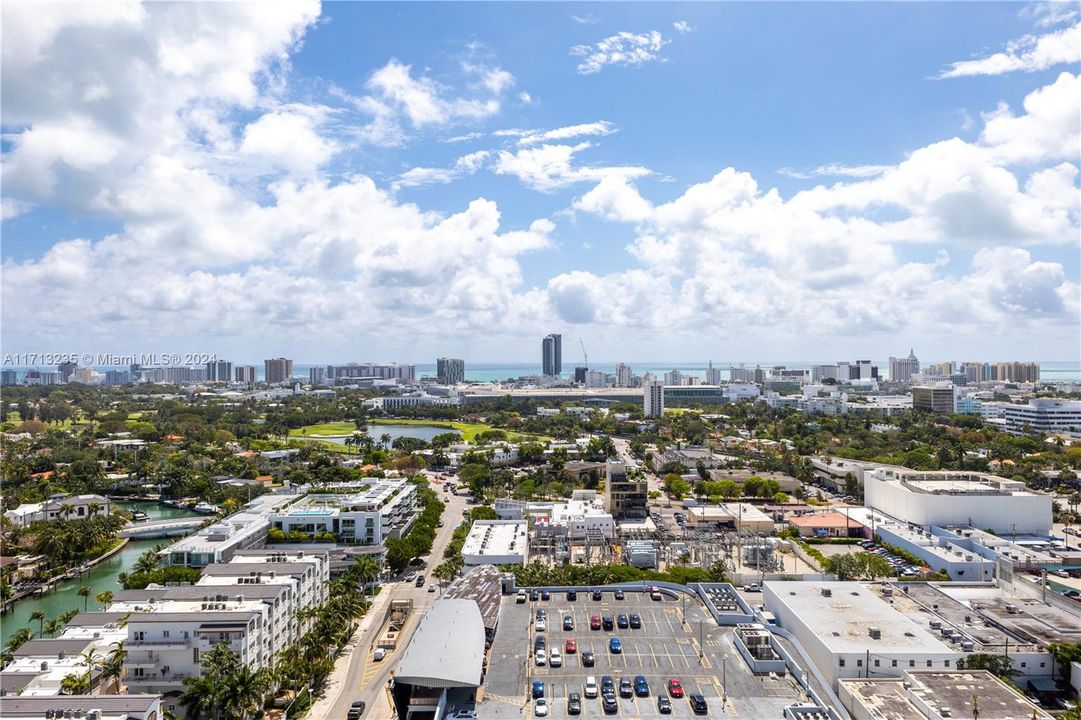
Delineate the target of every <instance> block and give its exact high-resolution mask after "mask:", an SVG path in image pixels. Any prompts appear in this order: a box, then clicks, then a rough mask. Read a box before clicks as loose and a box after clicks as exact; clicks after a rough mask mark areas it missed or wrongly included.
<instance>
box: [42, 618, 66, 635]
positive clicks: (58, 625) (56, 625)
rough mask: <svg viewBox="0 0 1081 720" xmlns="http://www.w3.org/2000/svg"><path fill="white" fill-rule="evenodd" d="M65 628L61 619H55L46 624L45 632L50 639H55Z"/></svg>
mask: <svg viewBox="0 0 1081 720" xmlns="http://www.w3.org/2000/svg"><path fill="white" fill-rule="evenodd" d="M63 627H64V623H63V622H61V620H60V618H53V619H52V620H50V621H49V622H47V623H45V632H46V633H47V634H48V635H49V637H55V636H56V634H57V633H58V632H60V630H61V629H63Z"/></svg>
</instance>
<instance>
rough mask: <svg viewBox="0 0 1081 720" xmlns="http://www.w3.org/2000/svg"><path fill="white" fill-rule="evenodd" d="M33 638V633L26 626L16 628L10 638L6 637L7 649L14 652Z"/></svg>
mask: <svg viewBox="0 0 1081 720" xmlns="http://www.w3.org/2000/svg"><path fill="white" fill-rule="evenodd" d="M33 639H34V634H33V633H32V632H30V630H29V629H27V628H19V629H18V630H16V631H15V632H13V633H12V634H11V637H10V638H8V644H7V649H8V651H9V652H15V651H16V650H18V649H19V648H20V647H21V646H22V645H23V644H24V643H27V642H29V641H30V640H33Z"/></svg>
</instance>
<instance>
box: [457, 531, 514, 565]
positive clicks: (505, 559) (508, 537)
mask: <svg viewBox="0 0 1081 720" xmlns="http://www.w3.org/2000/svg"><path fill="white" fill-rule="evenodd" d="M462 559H463V560H464V561H465V566H466V567H472V566H474V565H525V564H526V563H528V562H529V523H528V522H526V521H525V520H477V521H476V522H474V523H473V527H472V528H470V530H469V535H467V536H466V538H465V543H463V544H462Z"/></svg>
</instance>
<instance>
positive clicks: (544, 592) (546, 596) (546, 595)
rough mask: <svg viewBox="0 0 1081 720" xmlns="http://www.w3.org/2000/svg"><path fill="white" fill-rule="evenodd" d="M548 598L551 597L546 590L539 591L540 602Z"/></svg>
mask: <svg viewBox="0 0 1081 720" xmlns="http://www.w3.org/2000/svg"><path fill="white" fill-rule="evenodd" d="M550 597H552V595H551V593H549V592H548V591H547V590H541V600H548V598H550Z"/></svg>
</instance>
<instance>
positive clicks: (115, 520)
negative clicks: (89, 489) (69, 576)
mask: <svg viewBox="0 0 1081 720" xmlns="http://www.w3.org/2000/svg"><path fill="white" fill-rule="evenodd" d="M124 522H125V521H124V519H123V518H122V517H120V516H118V515H100V514H94V515H91V516H90V517H87V518H83V519H80V520H52V521H47V522H41V523H34V524H33V525H31V526H30V533H31V534H32V535H33V546H34V552H36V553H38V554H39V555H44V556H45V557H46V558H48V562H49V563H50V564H51V565H72V564H75V563H80V562H83V561H86V560H89V559H91V558H92V557H93V556H94V555H95V554H97V553H99V552H100V551H101V550H102V548H103V546H104V545H106V544H107V543H108V542H110V541H112V540H114V539H115V538H116V533H117V531H119V530H120V529H121V528H122V527H124Z"/></svg>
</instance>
